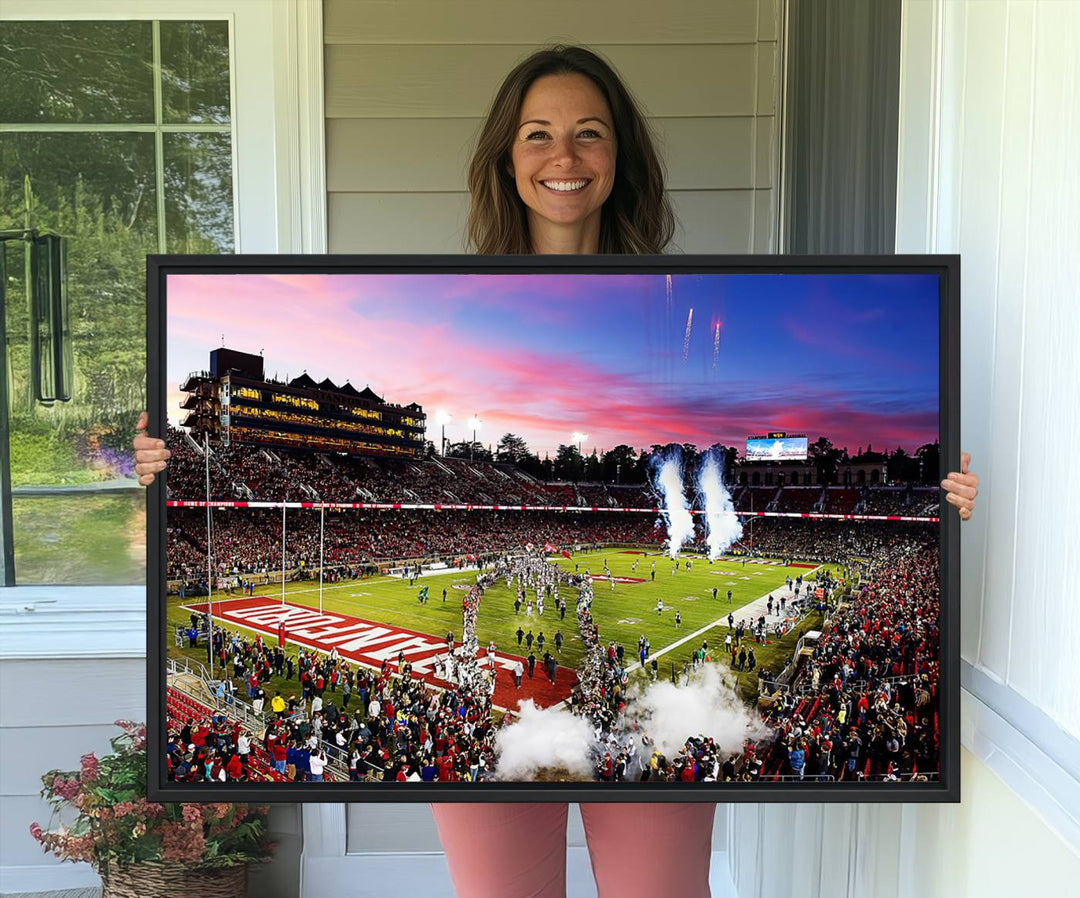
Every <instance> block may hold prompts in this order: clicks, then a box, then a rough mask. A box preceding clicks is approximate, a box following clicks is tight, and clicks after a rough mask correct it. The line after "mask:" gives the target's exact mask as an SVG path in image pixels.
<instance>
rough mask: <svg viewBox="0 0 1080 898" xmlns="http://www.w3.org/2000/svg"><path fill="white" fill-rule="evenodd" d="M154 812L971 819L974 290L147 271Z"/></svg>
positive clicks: (417, 263)
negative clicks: (964, 576)
mask: <svg viewBox="0 0 1080 898" xmlns="http://www.w3.org/2000/svg"><path fill="white" fill-rule="evenodd" d="M148 304H149V315H148V321H149V333H148V339H149V343H150V349H151V351H150V353H149V358H150V371H149V397H150V413H151V418H150V420H151V430H150V432H151V434H152V435H154V436H163V437H164V438H165V439H166V441H167V444H168V446H169V449H170V451H171V453H172V457H171V459H170V461H169V464H168V470H167V473H166V475H165V476H162V477H159V478H158V479H157V481H156V482H155V484H154V485H153V486H152V487H151V489H150V495H149V502H148V526H149V542H148V553H149V564H148V571H149V574H148V578H149V579H148V582H149V588H148V596H149V614H148V628H149V630H148V647H149V648H148V656H149V658H148V665H149V670H148V678H147V681H148V705H149V718H150V720H151V724H152V725H151V727H150V738H151V741H150V749H151V750H150V755H151V760H150V764H151V767H150V771H149V786H150V792H151V796H152V797H155V798H157V799H162V800H185V801H215V800H221V801H224V800H250V801H259V802H264V801H297V800H300V801H308V800H310V801H325V800H385V801H411V800H416V801H441V800H445V801H486V800H516V801H521V800H559V801H565V800H584V801H606V800H611V801H648V800H661V801H671V800H689V801H693V800H702V801H716V800H725V801H732V800H734V801H742V800H746V801H844V802H849V801H956V800H958V799H959V788H960V784H959V733H958V722H959V671H958V668H959V664H958V661H959V590H958V576H959V558H958V550H959V534H958V526H959V525H958V520H957V517H956V515H955V514H948V513H946V509H947V508H949V506H948V505H947V504H946V503H945V502H944V501H943V494H942V492H941V490H940V489H939V485H938V484H939V482H940V480H941V479H942V478H943V477H944V476H945V473H946V472H947V471H948V470H949V466H950V464H951V463H952V462H953V461H955V460H958V458H959V446H958V439H957V438H958V433H959V412H960V410H959V406H958V395H959V389H958V388H959V358H958V346H959V259H958V258H957V257H953V256H927V257H905V256H890V257H881V258H868V257H857V258H846V257H700V256H671V257H651V256H650V257H616V256H605V257H599V256H587V257H553V256H545V257H542V258H541V257H515V258H505V257H499V258H493V257H492V258H487V257H464V256H440V257H413V256H397V257H394V256H389V257H378V258H375V257H349V256H266V257H257V256H227V257H206V256H152V257H150V259H149V263H148Z"/></svg>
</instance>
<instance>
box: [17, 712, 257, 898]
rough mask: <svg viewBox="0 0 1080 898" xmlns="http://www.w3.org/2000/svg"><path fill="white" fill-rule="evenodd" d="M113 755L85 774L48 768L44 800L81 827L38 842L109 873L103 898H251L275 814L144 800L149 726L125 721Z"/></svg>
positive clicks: (89, 760)
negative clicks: (250, 872)
mask: <svg viewBox="0 0 1080 898" xmlns="http://www.w3.org/2000/svg"><path fill="white" fill-rule="evenodd" d="M116 725H117V726H118V727H120V729H121V730H122V731H123V732H122V733H121V735H119V736H116V737H115V738H113V739H112V740H110V742H111V744H112V748H113V752H112V754H109V755H105V756H104V757H101V758H98V757H96V756H95V755H93V754H87V755H83V756H82V759H81V760H82V766H81V769H80V770H79V771H77V772H65V771H61V770H50V771H49V772H48V773H46V774H45V775H44V776H42V778H41V782H42V784H43V786H44V788H43V789H42V790H41V797H42V798H44V799H45V800H46V801H47V802H48V803H49V804H50V805H51V806H52V808H53V818H52V820H51V821H50V824H49V825H50V826H52V825H53V822H54V821H55V820H56V818H57V815H58V814H61V813H62V812H65V811H67V812H68V813H67V814H65V815H64V816H70V812H71V811H74V812H75V819H74V821H73V822H70V823H66V824H62V825H60V826H59V827H58V828H57V829H55V830H53V829H50V830H43V829H42V828H41V826H40V825H39V824H37V823H33V824H31V826H30V834H31V835H32V836H33V837H34V838H35V839H36V840H37V841H38V842H39V843H40V844H41V846H42V848H43V849H44V850H45V851H47V852H51V853H52V854H55V855H56V856H57V857H59V858H60V859H61V860H65V861H87V862H88V863H90V864H92V865H93V866H94V869H95V870H97V871H98V873H100V874H101V880H102V888H103V891H102V898H129V896H130V898H149V896H154V898H189V896H199V898H243V896H244V894H245V891H246V888H247V867H248V864H250V863H255V862H260V861H265V860H269V858H270V857H271V855H272V853H273V845H272V843H271V842H270V841H269V837H268V826H267V813H268V810H269V809H268V808H265V807H259V808H249V807H248V806H247V805H246V804H235V803H232V802H214V803H209V804H194V803H183V804H181V803H170V804H159V803H157V802H152V801H147V799H146V771H147V757H146V727H145V726H144V725H142V724H137V723H132V722H131V721H129V720H118V721H116Z"/></svg>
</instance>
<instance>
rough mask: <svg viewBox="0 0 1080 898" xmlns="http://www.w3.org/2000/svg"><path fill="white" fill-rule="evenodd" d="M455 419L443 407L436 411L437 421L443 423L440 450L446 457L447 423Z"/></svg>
mask: <svg viewBox="0 0 1080 898" xmlns="http://www.w3.org/2000/svg"><path fill="white" fill-rule="evenodd" d="M453 420H454V416H453V415H451V414H450V412H448V411H447V410H446V409H442V408H441V409H439V410H438V411H437V412H435V421H436V423H438V424H441V425H442V443H440V444H439V445H440V446H441V450H440V451H441V453H442V455H443V457H444V458H445V457H446V425H447V424H449V423H450V422H451V421H453Z"/></svg>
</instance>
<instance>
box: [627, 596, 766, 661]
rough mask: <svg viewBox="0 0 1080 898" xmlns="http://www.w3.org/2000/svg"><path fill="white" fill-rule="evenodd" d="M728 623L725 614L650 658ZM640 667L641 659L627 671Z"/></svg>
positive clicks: (652, 656)
mask: <svg viewBox="0 0 1080 898" xmlns="http://www.w3.org/2000/svg"><path fill="white" fill-rule="evenodd" d="M755 601H756V600H755ZM750 604H753V603H750ZM746 607H748V606H747V605H743V606H742V608H740V609H739V610H740V611H742V609H743V608H746ZM726 623H727V615H726V614H725V615H724V616H723V617H721V618H718V619H717V620H714V621H713V622H712V623H711V624H706V625H705V626H704V627H702V628H701V629H700V630H695V631H694V632H693V633H690V634H689V635H687V636H684V637H683V638H682V639H680V640H678V641H677V642H673V643H671V644H670V645H666V646H664V647H663V648H662V649H657V650H656V651H655V652H652V653H651V654H650V655H649V660H650V661H651V660H652V659H653V658H658V657H660V656H661V655H663V654H664V653H665V652H670V651H671V650H672V649H677V648H678V647H679V646H681V645H686V643H688V642H689V641H690V640H691V639H697V637H699V636H700V635H701V634H702V633H708V632H709V630H711V629H712V628H713V627H715V626H718V625H719V624H726ZM640 667H641V662H640V661H635V662H634V663H633V664H631V665H630V666H629V667H628V668H626V671H625V672H626V673H633V672H634V671H635V670H638V669H639V668H640Z"/></svg>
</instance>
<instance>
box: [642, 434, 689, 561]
mask: <svg viewBox="0 0 1080 898" xmlns="http://www.w3.org/2000/svg"><path fill="white" fill-rule="evenodd" d="M652 467H653V480H654V484H655V486H656V489H657V491H658V492H659V493H660V495H661V496H663V498H664V511H665V512H666V513H667V525H668V554H670V555H671V557H672V558H675V557H676V556H677V555H678V554H679V549H680V548H681V547H682V545H683V543H686V542H689V541H690V540H691V539H692V538H693V536H694V518H693V516H692V515H691V514H690V508H689V506H688V505H687V503H686V493H685V492H684V491H683V480H682V453H681V452H679V451H678V450H673V451H672V452H670V453H669V454H668V455H667V456H661V455H659V454H658V455H654V456H653V457H652Z"/></svg>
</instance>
